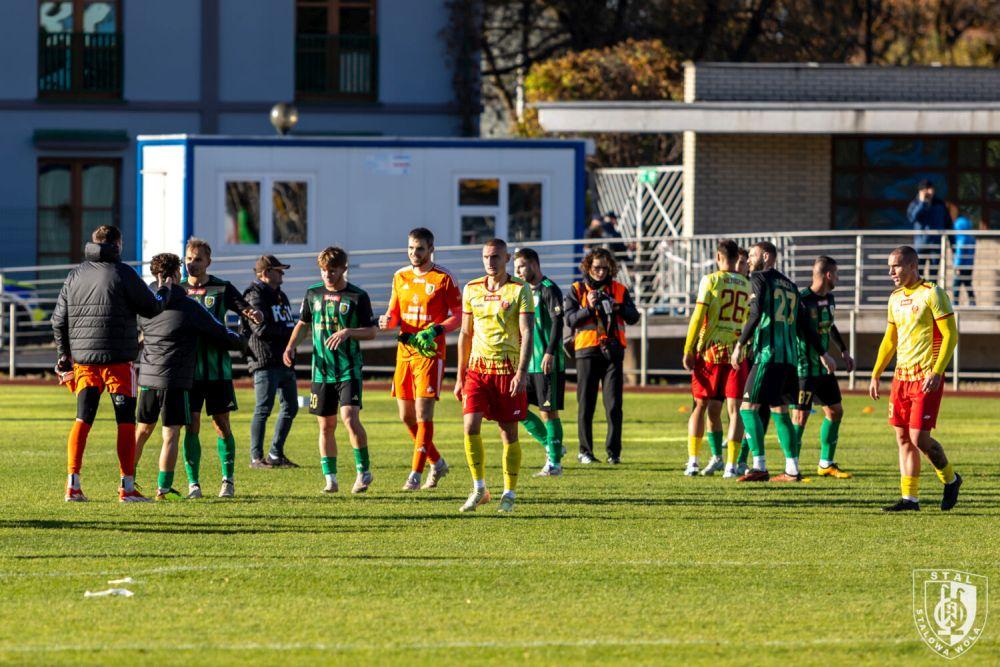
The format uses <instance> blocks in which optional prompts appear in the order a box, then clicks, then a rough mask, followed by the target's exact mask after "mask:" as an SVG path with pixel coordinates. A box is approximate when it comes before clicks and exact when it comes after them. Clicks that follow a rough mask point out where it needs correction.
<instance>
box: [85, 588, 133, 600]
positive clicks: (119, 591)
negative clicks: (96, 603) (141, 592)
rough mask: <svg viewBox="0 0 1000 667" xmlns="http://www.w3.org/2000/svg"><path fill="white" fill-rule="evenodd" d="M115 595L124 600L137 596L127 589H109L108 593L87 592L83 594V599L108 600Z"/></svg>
mask: <svg viewBox="0 0 1000 667" xmlns="http://www.w3.org/2000/svg"><path fill="white" fill-rule="evenodd" d="M113 595H120V596H122V597H123V598H130V597H132V596H133V595H135V593H133V592H132V591H130V590H128V589H127V588H109V589H108V590H106V591H86V592H85V593H84V594H83V597H85V598H108V597H111V596H113Z"/></svg>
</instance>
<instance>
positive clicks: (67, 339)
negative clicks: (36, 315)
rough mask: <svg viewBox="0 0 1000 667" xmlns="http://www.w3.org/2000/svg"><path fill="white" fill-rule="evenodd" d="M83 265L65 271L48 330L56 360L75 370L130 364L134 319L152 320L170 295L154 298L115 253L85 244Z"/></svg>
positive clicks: (134, 342) (105, 246) (109, 247)
mask: <svg viewBox="0 0 1000 667" xmlns="http://www.w3.org/2000/svg"><path fill="white" fill-rule="evenodd" d="M84 256H85V257H86V260H85V261H84V262H83V263H81V264H80V265H79V266H77V267H76V268H75V269H73V270H72V271H70V273H69V275H68V276H67V277H66V282H65V283H63V286H62V290H60V292H59V299H58V301H56V308H55V311H54V312H53V313H52V329H53V331H54V332H55V340H56V349H57V351H58V352H59V355H60V356H62V355H65V354H69V355H72V357H73V360H74V361H75V362H76V363H78V364H117V363H123V362H128V361H135V358H136V356H137V355H138V354H139V334H138V330H137V329H136V322H135V316H136V315H142V316H143V317H153V316H155V315H157V314H159V313H160V312H162V311H163V308H164V306H166V304H167V299H169V298H170V297H169V291H168V290H167V288H165V287H164V288H162V289H161V290H160V291H159V292H157V293H155V294H154V293H153V292H151V291H150V289H149V288H148V287H146V283H144V282H143V281H142V278H140V277H139V274H138V273H136V272H135V269H133V268H132V267H131V266H129V265H127V264H123V263H122V261H121V256H120V254H119V252H118V249H117V248H116V247H115V246H114V245H112V244H108V243H88V244H87V246H86V248H85V249H84Z"/></svg>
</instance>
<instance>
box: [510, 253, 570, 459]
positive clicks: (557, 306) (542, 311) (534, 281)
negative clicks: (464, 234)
mask: <svg viewBox="0 0 1000 667" xmlns="http://www.w3.org/2000/svg"><path fill="white" fill-rule="evenodd" d="M514 273H515V274H517V277H518V278H520V279H521V280H523V281H524V282H526V283H528V285H529V286H530V287H531V296H532V299H533V300H534V302H535V324H534V331H535V333H534V336H533V337H532V343H531V361H530V362H528V404H529V405H535V406H537V407H538V411H539V413H540V414H541V418H539V417H537V416H536V415H535V414H534V413H533V412H531V411H530V410H529V411H528V413H527V416H526V417H525V419H524V427H525V428H526V429H527V430H528V433H530V434H531V437H533V438H534V439H535V440H537V441H538V442H539V444H541V445H542V446H543V447H545V451H546V454H547V460H546V462H545V466H544V467H543V468H542V469H541V470H540V471H538V472H537V473H535V477H558V476H559V475H561V474H562V471H563V469H562V457H563V452H564V451H565V450H564V449H563V444H562V439H563V428H562V420H560V419H559V411H560V410H562V409H563V397H564V395H565V393H566V357H565V356H564V354H563V346H562V336H563V309H562V301H563V297H562V291H561V290H560V289H559V287H558V286H557V285H556V284H555V283H554V282H552V281H551V280H549V279H548V278H546V277H545V276H543V275H542V268H541V264H540V262H539V259H538V253H537V252H535V251H534V250H532V249H531V248H522V249H521V250H518V251H517V252H516V253H514Z"/></svg>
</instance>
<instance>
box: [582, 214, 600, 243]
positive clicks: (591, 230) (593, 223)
mask: <svg viewBox="0 0 1000 667" xmlns="http://www.w3.org/2000/svg"><path fill="white" fill-rule="evenodd" d="M583 238H585V239H603V238H604V221H603V220H601V216H599V215H597V214H596V213H595V214H594V215H592V216H591V217H590V225H589V226H588V227H587V230H586V231H585V232H584V233H583Z"/></svg>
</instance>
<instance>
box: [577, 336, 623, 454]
mask: <svg viewBox="0 0 1000 667" xmlns="http://www.w3.org/2000/svg"><path fill="white" fill-rule="evenodd" d="M576 373H577V376H576V377H577V380H576V381H577V387H576V400H577V405H578V408H579V411H578V413H577V418H576V428H577V436H578V437H579V440H580V454H586V455H587V456H590V457H592V458H597V457H596V456H594V410H595V409H596V408H597V389H598V387H599V386H600V387H601V388H602V389H603V393H604V413H605V415H606V416H607V420H608V436H607V438H606V440H605V442H604V449H605V451H606V452H607V455H608V456H612V457H614V458H618V457H620V456H621V453H622V384H623V378H622V364H621V362H611V361H608V360H607V359H605V358H604V355H602V354H600V353H598V354H594V355H586V356H582V357H577V359H576Z"/></svg>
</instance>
